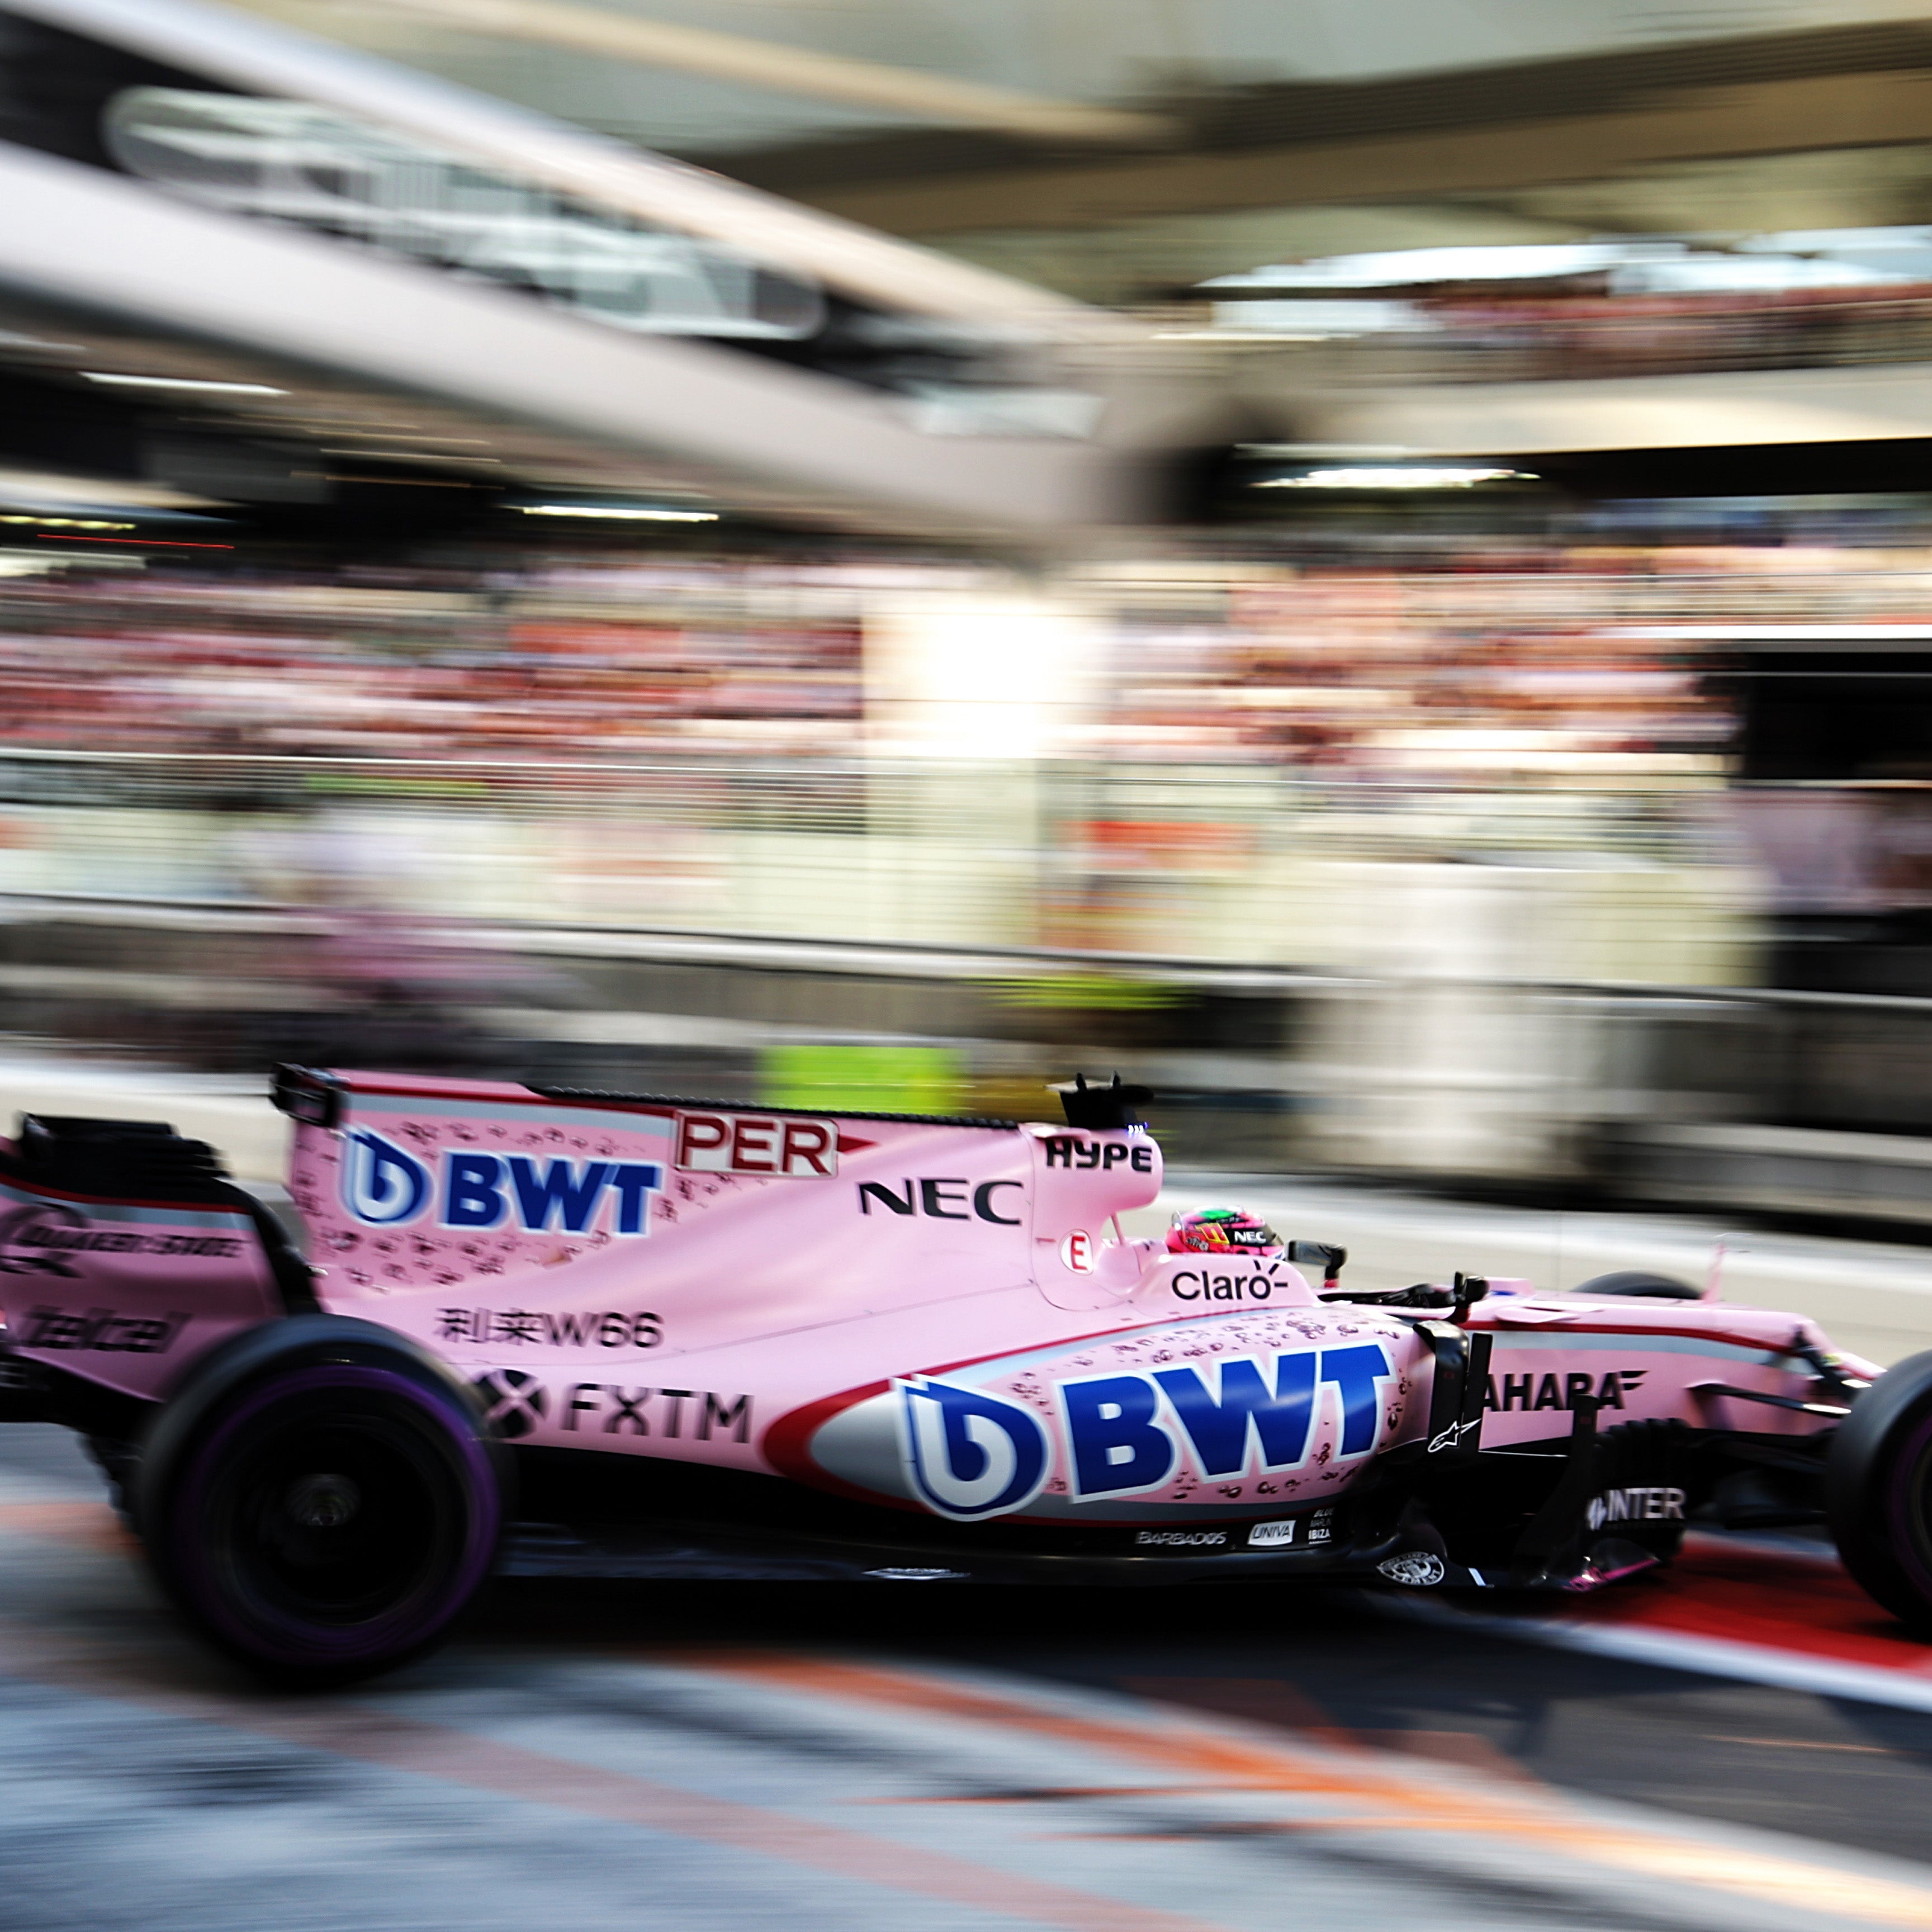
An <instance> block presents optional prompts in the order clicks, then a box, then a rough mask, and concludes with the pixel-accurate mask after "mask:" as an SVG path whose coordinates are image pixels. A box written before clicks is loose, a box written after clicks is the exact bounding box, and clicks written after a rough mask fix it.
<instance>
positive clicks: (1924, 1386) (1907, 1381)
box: [1825, 1354, 1932, 1631]
mask: <svg viewBox="0 0 1932 1932" xmlns="http://www.w3.org/2000/svg"><path fill="white" fill-rule="evenodd" d="M1825 1518H1826V1522H1827V1523H1829V1525H1830V1526H1831V1530H1832V1541H1834V1542H1835V1543H1836V1544H1838V1554H1839V1555H1840V1556H1841V1557H1842V1558H1843V1559H1844V1565H1845V1568H1846V1569H1847V1570H1849V1571H1850V1572H1851V1573H1852V1576H1853V1577H1854V1578H1855V1579H1856V1580H1857V1582H1858V1584H1859V1586H1861V1588H1862V1589H1864V1592H1866V1594H1867V1595H1869V1596H1870V1597H1872V1598H1875V1599H1876V1601H1878V1602H1879V1603H1880V1604H1883V1605H1884V1607H1885V1608H1886V1609H1887V1610H1889V1611H1891V1613H1892V1615H1893V1616H1895V1617H1899V1618H1901V1619H1903V1620H1904V1621H1905V1622H1906V1623H1909V1624H1910V1625H1912V1626H1913V1627H1914V1628H1915V1629H1918V1630H1921V1631H1932V1354H1926V1355H1911V1356H1908V1357H1907V1358H1906V1359H1905V1360H1904V1361H1902V1362H1900V1363H1898V1364H1896V1365H1894V1367H1891V1368H1889V1369H1888V1370H1886V1371H1885V1373H1884V1374H1883V1375H1882V1376H1880V1377H1879V1379H1878V1380H1877V1381H1876V1382H1874V1383H1873V1385H1872V1386H1871V1387H1870V1388H1869V1389H1868V1390H1867V1391H1865V1392H1864V1394H1862V1395H1861V1396H1860V1397H1859V1398H1858V1403H1857V1405H1856V1406H1855V1407H1854V1409H1852V1412H1851V1414H1850V1415H1849V1416H1847V1417H1846V1418H1845V1420H1844V1421H1843V1423H1842V1424H1841V1425H1840V1426H1839V1429H1838V1434H1837V1436H1835V1438H1834V1439H1833V1440H1832V1447H1831V1450H1830V1452H1829V1454H1828V1455H1827V1456H1826V1461H1825Z"/></svg>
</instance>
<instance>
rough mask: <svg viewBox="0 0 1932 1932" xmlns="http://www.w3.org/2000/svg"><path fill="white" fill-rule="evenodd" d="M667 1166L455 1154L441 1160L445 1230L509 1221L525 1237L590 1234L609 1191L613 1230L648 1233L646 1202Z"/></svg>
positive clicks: (489, 1226)
mask: <svg viewBox="0 0 1932 1932" xmlns="http://www.w3.org/2000/svg"><path fill="white" fill-rule="evenodd" d="M663 1181H664V1169H662V1168H661V1167H660V1166H658V1165H657V1164H656V1163H654V1162H652V1161H641V1160H622V1161H613V1160H588V1161H585V1162H584V1163H583V1164H582V1166H581V1168H580V1167H579V1165H578V1163H577V1162H575V1161H573V1160H562V1159H559V1160H552V1161H549V1162H547V1163H543V1164H541V1166H540V1165H539V1163H537V1162H536V1161H535V1160H532V1159H531V1158H530V1157H529V1155H527V1154H508V1155H497V1154H472V1153H468V1152H464V1153H460V1154H459V1153H458V1152H456V1151H455V1150H454V1149H452V1150H450V1151H446V1153H445V1154H444V1155H443V1226H445V1227H446V1228H499V1227H501V1226H502V1225H503V1223H505V1221H506V1220H509V1219H510V1218H511V1211H512V1209H513V1208H514V1214H515V1220H516V1224H517V1226H518V1227H520V1228H521V1229H523V1232H525V1233H526V1234H532V1235H539V1234H543V1233H545V1232H549V1231H550V1230H552V1229H554V1230H555V1231H556V1232H560V1233H562V1234H567V1235H583V1234H587V1233H589V1232H590V1230H591V1229H593V1228H595V1226H596V1225H597V1217H598V1211H599V1210H600V1209H601V1207H602V1205H603V1201H604V1196H605V1194H606V1193H609V1194H612V1195H614V1196H616V1208H615V1211H614V1212H613V1216H612V1232H613V1233H615V1234H619V1235H644V1234H648V1233H649V1232H650V1197H651V1196H652V1195H653V1194H654V1193H656V1192H657V1190H658V1188H659V1187H661V1185H662V1184H663Z"/></svg>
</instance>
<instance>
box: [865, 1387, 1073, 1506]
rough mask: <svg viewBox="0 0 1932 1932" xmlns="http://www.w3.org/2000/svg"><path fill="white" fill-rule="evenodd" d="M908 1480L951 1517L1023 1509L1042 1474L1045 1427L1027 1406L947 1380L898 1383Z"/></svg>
mask: <svg viewBox="0 0 1932 1932" xmlns="http://www.w3.org/2000/svg"><path fill="white" fill-rule="evenodd" d="M898 1388H899V1394H900V1396H901V1403H900V1413H901V1418H902V1419H903V1421H904V1451H905V1457H906V1461H907V1463H908V1465H909V1466H910V1469H911V1471H912V1479H913V1487H914V1488H915V1489H916V1490H917V1491H918V1492H919V1495H920V1496H922V1497H923V1498H924V1499H925V1500H926V1504H927V1505H928V1507H929V1508H932V1509H935V1510H937V1511H938V1512H939V1514H941V1516H945V1517H952V1518H953V1520H954V1521H955V1522H956V1523H971V1522H972V1521H974V1520H975V1519H976V1518H977V1517H986V1516H1004V1515H1005V1514H1007V1512H1008V1511H1012V1510H1016V1509H1024V1508H1025V1507H1026V1505H1028V1503H1030V1502H1032V1501H1033V1499H1034V1497H1035V1496H1038V1495H1039V1493H1040V1485H1041V1484H1043V1483H1044V1482H1045V1481H1046V1463H1047V1450H1046V1430H1044V1429H1043V1428H1042V1427H1040V1423H1039V1421H1038V1419H1037V1418H1036V1417H1035V1416H1034V1415H1033V1413H1032V1412H1031V1411H1030V1410H1028V1409H1020V1408H1018V1407H1016V1406H1015V1405H1014V1404H1013V1403H1010V1402H1001V1400H999V1399H998V1397H995V1396H989V1395H982V1394H980V1392H979V1391H977V1389H962V1388H950V1387H949V1386H948V1385H947V1384H946V1383H944V1382H901V1383H900V1384H899V1385H898Z"/></svg>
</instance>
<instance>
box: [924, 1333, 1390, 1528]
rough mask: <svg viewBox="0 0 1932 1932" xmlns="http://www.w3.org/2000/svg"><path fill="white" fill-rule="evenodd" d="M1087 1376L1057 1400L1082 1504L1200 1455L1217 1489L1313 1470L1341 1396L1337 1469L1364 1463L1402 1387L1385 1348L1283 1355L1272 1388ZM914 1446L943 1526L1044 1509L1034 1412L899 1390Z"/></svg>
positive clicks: (1247, 1369)
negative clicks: (1388, 1391) (1345, 1461)
mask: <svg viewBox="0 0 1932 1932" xmlns="http://www.w3.org/2000/svg"><path fill="white" fill-rule="evenodd" d="M1214 1378H1215V1379H1214V1385H1212V1386H1211V1385H1210V1383H1209V1381H1208V1377H1207V1376H1205V1375H1204V1374H1203V1373H1202V1371H1201V1370H1199V1369H1196V1368H1177V1369H1157V1370H1154V1373H1152V1374H1151V1375H1114V1376H1085V1377H1082V1379H1079V1380H1078V1381H1076V1382H1061V1384H1059V1385H1058V1388H1056V1390H1055V1394H1056V1396H1057V1397H1058V1406H1059V1413H1060V1422H1061V1427H1062V1429H1063V1430H1064V1432H1065V1436H1066V1443H1067V1460H1068V1463H1069V1464H1070V1467H1071V1472H1072V1475H1073V1484H1072V1489H1073V1495H1074V1496H1075V1498H1076V1500H1079V1501H1083V1502H1084V1501H1085V1500H1087V1499H1090V1498H1092V1497H1096V1496H1122V1495H1125V1494H1127V1493H1131V1492H1133V1491H1136V1490H1151V1489H1154V1488H1157V1487H1159V1486H1160V1484H1163V1483H1166V1481H1169V1478H1172V1476H1173V1475H1174V1473H1175V1470H1176V1469H1177V1468H1178V1466H1180V1463H1181V1455H1182V1452H1183V1451H1184V1450H1186V1451H1190V1452H1191V1454H1192V1457H1193V1463H1194V1466H1195V1467H1196V1469H1198V1470H1199V1472H1200V1474H1201V1475H1202V1476H1204V1477H1207V1478H1212V1479H1214V1480H1215V1481H1225V1480H1226V1479H1227V1478H1230V1477H1241V1476H1244V1475H1247V1474H1248V1473H1249V1472H1250V1471H1252V1470H1253V1469H1255V1468H1256V1466H1259V1468H1260V1469H1262V1470H1263V1471H1267V1472H1274V1471H1277V1470H1283V1469H1295V1468H1297V1467H1298V1466H1300V1465H1301V1463H1304V1462H1305V1461H1306V1460H1307V1456H1308V1450H1309V1441H1310V1436H1312V1434H1313V1429H1314V1422H1315V1413H1316V1404H1317V1402H1318V1400H1319V1398H1320V1396H1321V1393H1322V1390H1323V1389H1325V1388H1333V1389H1334V1391H1335V1403H1336V1406H1337V1409H1339V1410H1340V1424H1341V1428H1340V1439H1339V1440H1338V1442H1337V1445H1336V1454H1337V1456H1338V1457H1345V1458H1346V1457H1354V1456H1365V1455H1367V1454H1368V1453H1369V1451H1370V1450H1372V1449H1373V1448H1374V1447H1375V1446H1376V1439H1377V1437H1378V1436H1379V1434H1380V1433H1381V1424H1382V1408H1383V1397H1384V1391H1385V1386H1386V1385H1387V1384H1388V1383H1390V1382H1393V1381H1394V1379H1395V1372H1394V1370H1393V1369H1392V1368H1391V1367H1390V1365H1389V1358H1388V1352H1387V1351H1386V1350H1385V1349H1384V1348H1383V1347H1382V1346H1381V1344H1380V1343H1373V1342H1369V1343H1357V1344H1355V1345H1354V1346H1351V1347H1349V1348H1344V1349H1307V1350H1305V1351H1303V1352H1300V1353H1297V1354H1289V1355H1277V1356H1276V1357H1275V1358H1274V1381H1273V1385H1272V1386H1271V1385H1270V1382H1269V1379H1268V1374H1267V1373H1266V1371H1265V1369H1264V1367H1263V1365H1262V1364H1261V1363H1260V1362H1259V1361H1253V1360H1252V1359H1250V1358H1243V1357H1237V1358H1235V1359H1234V1360H1232V1361H1223V1362H1221V1363H1220V1364H1217V1365H1216V1367H1215V1370H1214ZM895 1386H896V1388H897V1389H898V1394H899V1399H900V1400H899V1413H900V1423H901V1446H902V1448H903V1451H904V1457H905V1460H906V1463H907V1468H908V1470H909V1472H910V1475H911V1478H912V1484H913V1490H914V1491H915V1492H916V1494H917V1495H918V1496H919V1497H920V1498H921V1499H922V1500H923V1501H924V1502H925V1503H926V1505H927V1506H928V1507H929V1508H931V1509H934V1510H936V1511H938V1513H939V1514H941V1516H945V1517H953V1519H955V1520H957V1521H962V1522H970V1521H972V1520H975V1519H977V1518H979V1517H992V1516H1003V1515H1006V1514H1009V1513H1010V1512H1011V1511H1014V1510H1018V1509H1024V1508H1025V1507H1026V1506H1027V1505H1028V1504H1029V1503H1031V1502H1032V1501H1033V1500H1034V1498H1035V1497H1036V1496H1038V1495H1039V1493H1040V1489H1041V1487H1042V1485H1043V1483H1044V1482H1045V1481H1046V1472H1047V1466H1048V1463H1049V1449H1048V1442H1047V1434H1046V1429H1045V1428H1044V1427H1043V1426H1042V1424H1041V1422H1040V1418H1038V1417H1037V1416H1036V1415H1034V1413H1033V1412H1032V1411H1031V1409H1023V1408H1022V1407H1021V1406H1019V1404H1018V1403H1011V1402H1007V1401H1003V1400H1001V1399H1000V1398H999V1397H996V1396H990V1395H986V1394H982V1393H981V1392H980V1391H978V1390H977V1389H962V1388H953V1387H951V1386H950V1385H948V1384H947V1383H944V1382H932V1381H916V1382H900V1383H898V1384H897V1385H895Z"/></svg>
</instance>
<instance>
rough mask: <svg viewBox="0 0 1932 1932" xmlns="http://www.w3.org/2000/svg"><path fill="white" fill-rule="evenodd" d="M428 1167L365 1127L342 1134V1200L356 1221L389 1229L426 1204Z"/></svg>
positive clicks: (408, 1217) (419, 1210)
mask: <svg viewBox="0 0 1932 1932" xmlns="http://www.w3.org/2000/svg"><path fill="white" fill-rule="evenodd" d="M429 1187H430V1182H429V1169H428V1168H426V1167H425V1166H424V1165H423V1164H422V1162H421V1161H419V1160H417V1159H416V1156H415V1155H414V1154H406V1153H404V1151H403V1150H402V1149H401V1148H399V1147H398V1146H397V1145H396V1144H395V1142H393V1141H386V1140H385V1139H383V1136H381V1135H380V1134H377V1133H371V1132H370V1131H369V1130H368V1128H367V1127H356V1128H353V1129H352V1130H350V1132H349V1133H347V1135H346V1136H344V1142H343V1150H342V1202H343V1205H344V1207H346V1208H347V1209H348V1210H349V1211H350V1214H353V1215H354V1216H355V1217H356V1220H359V1221H366V1222H367V1223H368V1224H369V1225H370V1226H371V1227H376V1228H392V1227H395V1226H396V1225H397V1224H398V1223H400V1222H403V1221H413V1220H415V1219H416V1217H417V1216H418V1215H419V1214H421V1213H422V1211H423V1210H424V1208H426V1207H428V1205H429Z"/></svg>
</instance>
